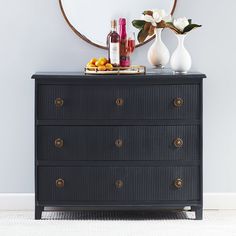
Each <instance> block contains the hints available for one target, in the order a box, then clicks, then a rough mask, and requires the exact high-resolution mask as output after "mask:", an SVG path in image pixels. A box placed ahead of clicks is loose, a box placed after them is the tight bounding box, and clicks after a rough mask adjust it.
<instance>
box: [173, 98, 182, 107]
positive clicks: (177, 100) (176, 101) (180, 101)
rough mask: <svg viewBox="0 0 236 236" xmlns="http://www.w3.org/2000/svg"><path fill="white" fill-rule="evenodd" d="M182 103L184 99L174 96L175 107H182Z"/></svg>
mask: <svg viewBox="0 0 236 236" xmlns="http://www.w3.org/2000/svg"><path fill="white" fill-rule="evenodd" d="M183 105H184V100H183V99H182V98H175V99H174V106H175V107H177V108H178V107H182V106H183Z"/></svg>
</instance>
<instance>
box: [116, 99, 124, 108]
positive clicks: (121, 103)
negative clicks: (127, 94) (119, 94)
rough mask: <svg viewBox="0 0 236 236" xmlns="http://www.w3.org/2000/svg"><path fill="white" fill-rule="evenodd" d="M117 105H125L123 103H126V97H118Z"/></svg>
mask: <svg viewBox="0 0 236 236" xmlns="http://www.w3.org/2000/svg"><path fill="white" fill-rule="evenodd" d="M116 105H117V106H118V107H121V106H123V105H124V99H123V98H117V99H116Z"/></svg>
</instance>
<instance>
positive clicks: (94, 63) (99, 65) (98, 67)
mask: <svg viewBox="0 0 236 236" xmlns="http://www.w3.org/2000/svg"><path fill="white" fill-rule="evenodd" d="M113 69H114V67H113V65H112V64H111V63H109V61H108V59H107V58H105V57H100V58H99V59H97V58H92V59H91V60H90V61H89V62H88V64H87V66H86V70H88V71H113Z"/></svg>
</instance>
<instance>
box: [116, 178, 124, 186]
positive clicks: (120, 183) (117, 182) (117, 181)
mask: <svg viewBox="0 0 236 236" xmlns="http://www.w3.org/2000/svg"><path fill="white" fill-rule="evenodd" d="M115 185H116V188H123V186H124V182H123V181H122V180H116V183H115Z"/></svg>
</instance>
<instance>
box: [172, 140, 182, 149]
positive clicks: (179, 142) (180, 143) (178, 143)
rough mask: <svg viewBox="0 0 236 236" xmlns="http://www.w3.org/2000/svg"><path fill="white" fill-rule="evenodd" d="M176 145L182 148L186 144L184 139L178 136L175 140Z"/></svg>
mask: <svg viewBox="0 0 236 236" xmlns="http://www.w3.org/2000/svg"><path fill="white" fill-rule="evenodd" d="M174 145H175V147H176V148H181V147H183V145H184V141H183V140H182V139H181V138H177V139H175V140H174Z"/></svg>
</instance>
